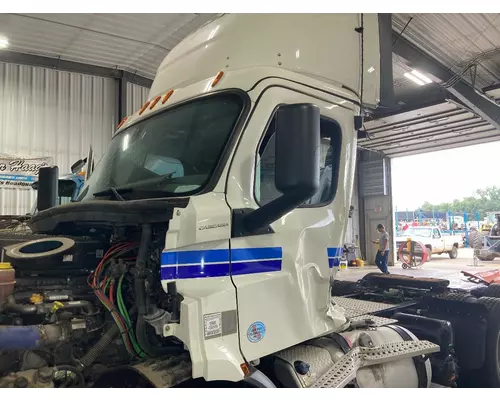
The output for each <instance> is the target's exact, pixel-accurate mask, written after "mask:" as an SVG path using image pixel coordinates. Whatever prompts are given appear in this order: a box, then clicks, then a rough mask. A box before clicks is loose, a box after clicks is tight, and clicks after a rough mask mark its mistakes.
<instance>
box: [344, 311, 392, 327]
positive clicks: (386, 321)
mask: <svg viewBox="0 0 500 400" xmlns="http://www.w3.org/2000/svg"><path fill="white" fill-rule="evenodd" d="M367 319H369V320H371V321H373V325H370V326H385V325H391V324H397V323H398V320H397V319H391V318H383V317H377V316H376V315H371V314H363V315H358V316H357V317H352V318H351V322H357V321H364V320H367Z"/></svg>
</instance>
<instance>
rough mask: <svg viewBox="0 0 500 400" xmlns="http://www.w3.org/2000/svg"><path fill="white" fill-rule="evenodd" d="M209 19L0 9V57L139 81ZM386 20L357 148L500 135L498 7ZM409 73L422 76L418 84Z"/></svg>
mask: <svg viewBox="0 0 500 400" xmlns="http://www.w3.org/2000/svg"><path fill="white" fill-rule="evenodd" d="M215 16H216V14H0V35H2V34H3V35H5V36H6V37H8V39H9V42H10V43H9V48H8V49H5V50H1V51H0V61H5V62H16V63H21V64H32V65H41V66H46V67H50V68H59V69H65V70H76V71H79V72H85V73H91V74H97V75H103V76H113V77H123V76H124V74H126V75H127V77H128V80H133V81H136V83H139V84H141V85H144V86H148V85H149V84H150V83H151V79H152V78H153V77H154V75H155V73H156V70H157V68H158V66H159V65H160V63H161V62H162V60H163V59H164V57H165V55H166V54H167V53H168V52H169V51H170V50H171V49H172V48H173V47H174V46H175V45H176V44H177V43H179V42H180V41H181V40H182V39H183V38H185V37H186V36H187V35H188V34H189V33H191V32H192V31H194V30H196V29H197V28H198V27H200V26H201V25H203V24H205V23H207V22H208V21H210V20H211V19H212V18H214V17H215ZM388 21H389V23H388V29H389V30H390V31H389V34H388V36H386V37H385V40H387V41H390V42H391V43H390V45H391V46H392V57H391V60H392V70H393V74H392V75H393V76H392V81H393V86H394V92H395V102H391V104H388V105H387V104H384V105H383V107H380V108H379V109H378V110H377V111H376V113H375V114H373V115H372V119H371V120H368V121H367V122H366V123H365V129H366V130H367V132H368V138H366V139H362V140H360V143H359V144H360V146H361V147H364V148H366V149H369V150H373V151H378V152H382V153H384V154H386V155H388V156H391V157H396V156H403V155H410V154H418V153H423V152H428V151H436V150H442V149H446V148H453V147H461V146H464V145H468V144H476V143H485V142H489V141H494V140H498V139H500V130H499V128H500V107H499V105H498V104H499V102H500V100H499V98H500V16H499V14H392V18H388ZM401 32H402V33H401ZM389 57H390V50H389ZM389 65H390V64H389ZM414 70H416V72H412V71H414ZM117 71H120V72H119V73H118V72H117ZM415 73H417V74H418V73H420V74H424V75H425V78H427V79H428V80H429V81H431V83H426V82H423V81H422V80H420V84H422V83H424V85H422V86H419V85H418V84H417V83H415V80H414V79H413V78H414V77H415V75H414V74H415ZM417 80H418V79H417Z"/></svg>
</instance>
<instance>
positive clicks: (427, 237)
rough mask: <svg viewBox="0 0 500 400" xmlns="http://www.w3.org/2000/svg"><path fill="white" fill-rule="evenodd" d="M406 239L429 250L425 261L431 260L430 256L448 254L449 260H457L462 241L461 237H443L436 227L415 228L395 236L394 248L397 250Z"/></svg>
mask: <svg viewBox="0 0 500 400" xmlns="http://www.w3.org/2000/svg"><path fill="white" fill-rule="evenodd" d="M408 238H411V239H412V240H414V241H416V242H420V243H422V244H423V245H424V246H425V247H427V249H428V250H429V253H428V255H429V257H428V259H427V261H430V260H431V257H432V254H439V255H441V254H443V253H448V255H449V256H450V258H451V259H455V258H457V255H458V248H459V247H461V243H462V241H463V239H462V237H461V236H458V235H457V236H452V235H444V234H443V233H442V232H441V229H439V228H438V227H436V226H415V227H410V228H408V229H407V230H406V231H405V232H403V235H401V236H396V247H397V249H399V247H400V246H401V244H402V243H403V242H406V241H407V239H408Z"/></svg>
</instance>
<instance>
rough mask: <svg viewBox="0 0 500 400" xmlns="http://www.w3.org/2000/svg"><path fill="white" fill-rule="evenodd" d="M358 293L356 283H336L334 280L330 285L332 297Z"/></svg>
mask: <svg viewBox="0 0 500 400" xmlns="http://www.w3.org/2000/svg"><path fill="white" fill-rule="evenodd" d="M357 291H358V284H357V282H351V281H337V280H334V281H333V284H332V292H331V293H332V296H345V295H348V294H353V293H356V292H357Z"/></svg>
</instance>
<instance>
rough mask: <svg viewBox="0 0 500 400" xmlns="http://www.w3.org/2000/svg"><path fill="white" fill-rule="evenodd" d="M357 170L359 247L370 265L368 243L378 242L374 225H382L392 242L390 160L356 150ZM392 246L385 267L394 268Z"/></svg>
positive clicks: (374, 248)
mask: <svg viewBox="0 0 500 400" xmlns="http://www.w3.org/2000/svg"><path fill="white" fill-rule="evenodd" d="M357 171H358V176H357V179H358V196H359V197H358V202H359V224H360V227H359V228H360V229H359V230H360V247H361V252H362V254H363V255H364V256H365V258H366V261H367V263H368V264H372V265H374V264H375V256H376V255H377V246H376V245H374V244H372V243H371V242H370V241H371V240H375V239H378V234H377V225H378V224H383V225H384V226H385V227H386V229H387V231H388V233H389V235H390V240H391V243H393V241H394V233H395V231H394V222H393V211H392V209H393V207H392V193H391V183H390V182H391V176H390V174H391V160H390V159H389V158H388V157H385V156H383V155H381V154H379V153H376V152H372V151H365V150H360V151H359V155H358V166H357ZM393 247H394V246H393V245H391V246H390V249H391V251H390V253H389V265H394V260H395V259H394V254H393V251H392V249H393Z"/></svg>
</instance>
